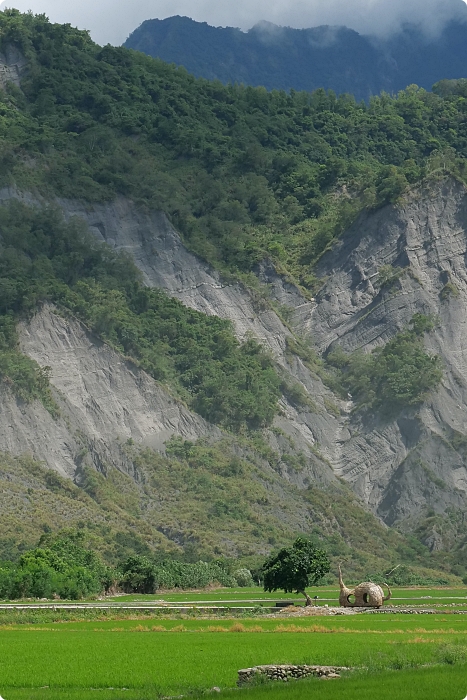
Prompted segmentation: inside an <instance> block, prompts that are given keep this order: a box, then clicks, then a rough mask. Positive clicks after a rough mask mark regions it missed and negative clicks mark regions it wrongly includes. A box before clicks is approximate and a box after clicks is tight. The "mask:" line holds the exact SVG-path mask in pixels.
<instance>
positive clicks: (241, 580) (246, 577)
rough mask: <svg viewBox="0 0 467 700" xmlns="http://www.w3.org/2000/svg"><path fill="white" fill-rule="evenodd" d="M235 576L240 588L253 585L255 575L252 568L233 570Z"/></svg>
mask: <svg viewBox="0 0 467 700" xmlns="http://www.w3.org/2000/svg"><path fill="white" fill-rule="evenodd" d="M233 577H234V579H235V581H236V582H237V586H240V588H246V587H248V586H252V585H253V577H252V575H251V571H250V569H237V571H234V572H233Z"/></svg>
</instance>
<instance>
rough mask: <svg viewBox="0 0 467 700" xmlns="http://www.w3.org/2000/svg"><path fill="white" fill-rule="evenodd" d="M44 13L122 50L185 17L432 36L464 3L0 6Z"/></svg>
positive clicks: (315, 0)
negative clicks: (414, 29) (137, 35)
mask: <svg viewBox="0 0 467 700" xmlns="http://www.w3.org/2000/svg"><path fill="white" fill-rule="evenodd" d="M0 7H1V8H2V9H4V8H5V7H17V8H18V9H19V10H21V11H23V12H25V11H27V10H32V11H33V12H34V13H37V14H39V13H45V14H46V15H47V16H48V17H49V18H50V19H51V21H53V22H68V23H70V24H72V25H74V26H78V27H80V28H82V29H89V30H90V31H91V35H92V37H93V39H94V40H95V41H97V42H98V43H100V44H105V43H111V44H116V45H117V44H121V43H123V41H125V39H126V38H127V36H128V35H129V34H130V33H131V32H132V31H133V30H134V29H136V27H137V26H139V25H140V24H141V22H143V21H144V20H145V19H154V18H159V19H164V18H165V17H171V16H172V15H177V14H178V15H186V16H188V17H192V18H193V19H195V20H197V21H201V22H208V23H209V24H212V25H215V26H233V27H240V28H241V29H244V30H247V29H249V28H250V27H252V26H253V25H254V24H256V23H257V22H259V21H261V20H266V21H268V22H273V23H275V24H279V25H284V26H291V27H297V28H303V27H313V26H318V25H320V24H329V25H345V26H347V27H350V28H352V29H356V30H357V31H359V32H361V33H364V34H377V35H385V34H389V33H392V32H393V31H395V30H397V29H398V28H399V27H400V26H401V24H403V23H405V22H411V23H416V24H420V25H421V26H422V27H423V29H424V31H425V32H426V33H427V34H436V33H437V32H438V31H439V30H440V29H442V27H443V26H444V25H445V23H446V22H447V21H449V20H451V19H454V20H461V19H462V18H464V19H465V20H467V8H466V5H465V2H464V0H236V1H235V2H232V0H125V1H124V0H75V2H73V3H71V2H66V1H65V0H6V1H5V2H3V3H2V5H1V6H0Z"/></svg>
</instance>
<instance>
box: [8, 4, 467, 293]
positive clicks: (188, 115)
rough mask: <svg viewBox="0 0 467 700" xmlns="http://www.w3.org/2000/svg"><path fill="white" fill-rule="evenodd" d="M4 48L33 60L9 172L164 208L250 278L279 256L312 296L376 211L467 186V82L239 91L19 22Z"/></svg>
mask: <svg viewBox="0 0 467 700" xmlns="http://www.w3.org/2000/svg"><path fill="white" fill-rule="evenodd" d="M0 26H1V43H2V48H3V50H6V49H7V47H8V46H11V45H12V44H14V45H16V46H17V47H18V48H19V49H20V51H21V52H22V54H23V55H24V56H25V57H26V58H27V60H28V67H27V70H26V71H25V73H24V77H23V79H22V82H21V90H19V89H17V88H16V87H15V85H13V84H12V83H10V84H8V86H7V89H6V92H3V93H2V95H1V117H2V119H1V123H0V138H1V143H2V154H1V173H2V181H3V183H4V184H7V183H11V182H13V181H14V182H16V183H17V184H18V185H19V186H23V187H29V188H30V187H36V188H39V189H40V190H41V191H43V192H49V193H56V194H58V195H61V196H65V197H74V198H81V199H85V200H87V201H104V200H108V199H111V198H113V197H115V195H116V194H125V195H128V196H129V197H131V198H133V199H134V201H136V202H138V203H139V204H141V205H142V206H143V205H144V206H147V207H150V208H155V209H163V210H164V211H165V212H166V213H167V214H169V215H170V217H171V218H172V220H173V222H174V224H175V225H176V227H177V228H178V230H180V231H181V232H182V234H183V235H184V236H185V239H186V241H187V243H188V244H189V246H190V247H191V248H192V249H193V250H195V251H196V252H198V253H199V254H201V255H202V256H203V257H205V258H206V259H208V260H209V261H210V262H212V263H213V264H214V265H216V266H218V267H221V268H222V269H223V270H225V271H227V272H233V273H235V274H239V273H248V272H250V271H251V270H252V269H253V268H254V266H255V264H256V263H257V262H258V261H259V260H261V259H263V258H264V256H269V257H270V258H271V259H272V260H273V261H274V262H275V263H276V264H277V265H278V266H279V267H280V268H282V269H283V270H284V271H287V272H288V273H289V274H290V275H292V276H293V277H294V279H296V280H297V281H298V282H299V283H300V284H301V285H302V286H304V287H305V288H309V289H312V288H313V286H314V285H315V284H316V280H315V277H314V273H313V264H314V262H315V261H316V260H317V258H318V257H319V256H320V255H321V253H322V252H323V250H325V248H326V246H327V245H328V244H329V243H330V241H331V240H332V239H333V238H334V237H335V236H336V235H338V234H339V233H340V232H341V231H342V230H343V228H344V227H345V226H346V225H347V224H348V223H349V222H350V221H352V220H353V219H354V218H355V217H356V215H357V213H358V212H359V211H360V210H361V209H362V208H364V207H367V208H368V207H377V206H380V205H381V204H383V203H385V202H388V201H395V200H396V199H397V198H398V197H399V196H400V195H401V193H402V192H404V190H405V189H406V188H407V187H409V186H410V185H411V184H413V183H416V182H417V181H419V180H421V179H422V178H424V177H425V176H426V175H427V174H429V173H430V172H433V171H437V170H439V169H440V168H441V169H443V168H444V169H445V168H448V169H450V170H453V171H455V172H456V173H457V174H458V175H459V176H460V177H463V176H464V175H465V174H466V172H467V171H466V167H465V164H466V160H465V157H466V156H467V127H466V122H465V112H466V109H467V107H466V95H467V82H466V81H465V80H459V81H442V82H441V83H439V84H438V85H437V86H435V88H434V91H433V92H427V91H426V90H423V89H420V88H418V87H416V86H410V87H408V88H407V89H406V90H404V91H402V92H400V93H399V94H398V95H397V96H395V97H393V96H390V95H386V94H382V95H381V96H379V97H374V98H372V99H371V100H370V102H369V104H366V103H364V102H360V103H357V102H356V101H355V99H354V98H353V97H352V96H351V95H339V96H336V95H335V94H334V93H332V92H325V91H324V90H317V91H315V92H314V93H311V94H309V93H305V92H294V91H291V92H290V93H289V94H287V93H286V92H283V91H277V90H272V91H271V92H268V91H267V90H265V89H264V88H256V89H254V88H250V87H244V86H242V85H230V86H224V85H222V84H221V83H220V82H216V81H214V82H208V81H206V80H202V79H196V78H194V77H193V76H191V75H189V74H188V73H187V72H186V71H185V70H184V69H180V68H176V67H175V66H171V65H168V64H166V63H164V62H162V61H160V60H154V59H152V58H149V57H148V56H145V55H143V54H140V53H138V52H134V51H130V50H127V49H125V48H114V47H111V46H105V47H103V48H102V47H99V46H97V45H96V44H94V43H93V42H92V41H91V39H90V38H89V36H88V34H87V33H86V32H82V31H78V30H75V29H72V28H71V27H69V26H63V25H54V24H51V23H49V22H48V20H47V19H46V18H45V17H43V16H39V17H34V16H32V15H21V14H20V13H18V12H17V11H15V10H11V11H10V10H8V11H5V12H3V13H1V14H0Z"/></svg>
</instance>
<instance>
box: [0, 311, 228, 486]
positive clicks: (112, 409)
mask: <svg viewBox="0 0 467 700" xmlns="http://www.w3.org/2000/svg"><path fill="white" fill-rule="evenodd" d="M20 343H21V349H22V351H23V352H24V353H25V354H27V355H29V356H30V357H32V358H33V359H34V360H36V361H37V362H38V363H39V365H41V366H42V367H45V366H48V367H50V368H51V385H52V388H53V393H54V398H55V400H56V402H57V404H58V405H59V408H60V417H59V418H58V419H54V418H52V416H51V415H50V414H49V413H48V412H47V411H46V410H45V408H44V407H43V406H42V404H41V403H39V402H38V401H36V402H34V403H32V404H27V405H21V404H20V403H19V402H18V401H16V399H15V398H14V397H13V396H12V395H11V394H10V393H9V392H8V391H3V393H2V396H1V398H0V445H1V449H2V450H5V451H8V452H11V453H12V454H22V453H25V452H26V453H30V454H32V455H33V456H34V457H35V458H36V459H39V460H41V461H44V462H45V463H46V464H47V465H48V466H49V467H50V468H53V469H56V470H57V471H58V472H60V473H61V474H62V475H64V476H68V477H72V478H73V477H75V475H76V473H77V471H78V469H79V467H80V466H81V464H82V463H83V460H84V462H85V463H88V464H92V465H93V466H95V467H96V468H97V469H98V470H99V471H103V472H105V471H106V468H107V465H112V466H114V467H117V468H119V469H121V470H122V471H126V472H130V473H131V470H132V467H131V464H129V462H128V459H127V457H126V454H125V451H124V450H123V449H122V445H123V444H124V443H125V442H126V441H127V440H129V439H130V438H131V440H133V441H134V443H136V444H137V445H141V446H143V447H144V446H147V447H151V448H153V449H156V450H162V449H163V447H164V442H165V441H166V440H168V439H169V438H170V437H171V436H172V435H173V434H178V435H182V436H183V437H186V439H189V440H190V439H191V440H193V439H194V440H196V439H197V438H198V437H201V436H212V437H215V436H217V435H220V434H221V433H220V431H219V430H218V429H217V428H215V427H214V426H211V425H209V424H208V423H206V421H204V420H203V419H202V418H201V417H200V416H197V415H196V414H193V413H191V412H190V411H189V410H188V409H187V408H186V407H185V406H183V405H182V404H181V403H179V402H178V401H176V400H175V399H173V398H172V397H171V396H170V395H169V394H167V393H166V392H165V391H164V390H163V389H162V388H161V387H160V386H158V385H157V384H156V382H155V381H154V380H153V379H152V378H151V377H149V376H148V375H147V374H146V373H145V372H143V371H142V370H140V369H138V368H137V367H135V366H134V365H132V363H130V362H127V361H125V360H124V359H123V358H122V357H121V356H119V355H118V354H117V353H116V352H114V351H113V350H112V349H111V348H109V347H108V346H107V345H105V344H103V343H101V342H99V341H98V340H97V339H96V338H93V337H92V336H91V335H90V334H89V333H87V331H86V329H85V328H84V327H83V326H82V325H81V324H80V323H79V322H77V321H76V320H74V319H66V318H63V317H62V316H59V315H58V314H56V313H55V312H54V310H53V309H52V308H50V307H48V308H45V309H43V310H42V311H41V312H40V313H38V314H36V316H34V318H33V319H32V320H31V322H30V323H27V324H23V325H22V326H21V329H20Z"/></svg>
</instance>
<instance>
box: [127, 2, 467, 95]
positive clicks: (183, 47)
mask: <svg viewBox="0 0 467 700" xmlns="http://www.w3.org/2000/svg"><path fill="white" fill-rule="evenodd" d="M465 15H466V16H465V22H464V23H459V22H451V23H449V24H447V25H446V26H445V28H444V30H443V31H442V33H441V34H440V35H439V36H436V37H427V36H426V34H424V33H423V32H422V31H421V30H420V29H418V28H417V27H415V26H411V25H406V26H405V27H404V28H403V29H402V30H401V31H400V32H399V33H396V34H394V35H392V36H390V37H389V38H385V39H383V38H380V37H372V36H364V35H361V34H358V33H357V32H355V31H353V30H351V29H348V28H346V27H330V26H321V27H314V28H311V29H292V28H291V27H279V26H276V25H274V24H271V23H269V22H262V23H259V24H257V25H255V26H254V27H253V28H252V29H250V30H249V31H248V32H242V31H241V30H239V29H234V28H232V27H226V28H223V27H211V26H209V25H208V24H206V23H205V22H195V21H194V20H191V19H189V18H188V17H179V16H176V17H170V18H168V19H164V20H158V19H153V20H146V21H145V22H143V24H141V26H140V27H138V28H137V29H135V31H134V32H132V34H130V36H129V37H128V39H127V40H126V42H125V44H124V46H126V47H127V48H130V49H135V50H137V51H142V52H143V53H146V54H148V55H149V56H153V57H158V58H161V59H162V60H164V61H167V62H169V63H175V64H176V65H178V66H184V67H185V68H186V69H187V70H188V71H189V72H190V73H193V75H196V76H198V77H203V78H207V79H208V80H220V81H221V82H223V83H224V84H227V83H243V84H245V85H253V86H261V85H262V86H264V87H266V88H267V89H268V90H274V89H275V90H286V91H289V90H291V89H294V90H307V91H313V90H316V89H318V88H325V89H326V90H328V89H331V90H334V92H336V93H337V94H342V93H349V94H352V95H354V96H355V98H356V99H357V100H361V99H364V100H367V99H368V98H369V97H370V96H371V95H378V94H379V93H380V92H381V91H385V92H389V93H394V92H398V91H399V90H403V89H404V88H405V87H406V86H407V85H412V84H416V85H419V86H420V87H423V88H425V89H426V90H430V89H431V87H432V85H433V84H434V83H436V82H438V81H439V80H441V79H445V78H462V77H467V48H466V47H467V8H466V11H465Z"/></svg>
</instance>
